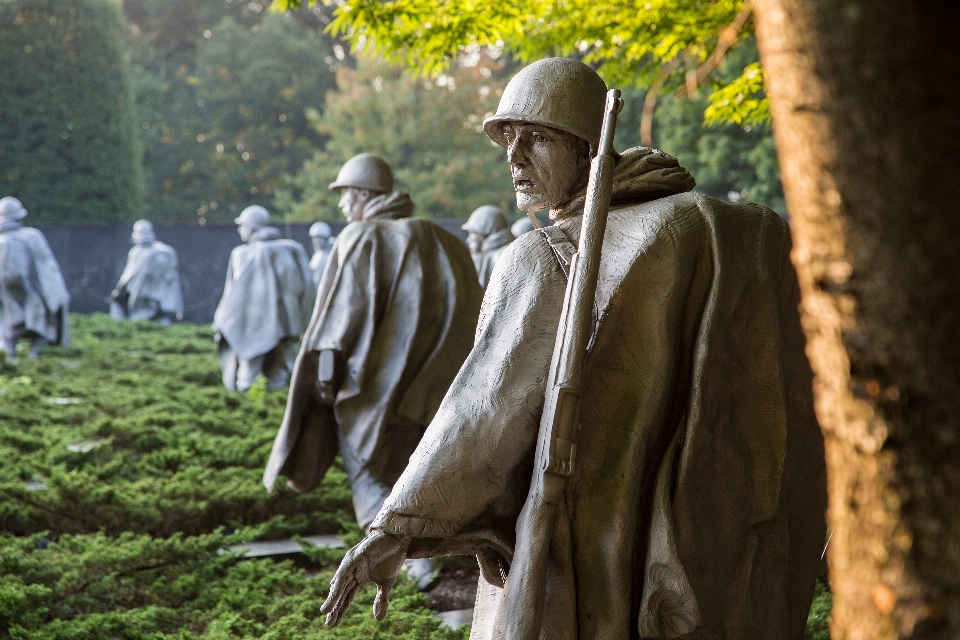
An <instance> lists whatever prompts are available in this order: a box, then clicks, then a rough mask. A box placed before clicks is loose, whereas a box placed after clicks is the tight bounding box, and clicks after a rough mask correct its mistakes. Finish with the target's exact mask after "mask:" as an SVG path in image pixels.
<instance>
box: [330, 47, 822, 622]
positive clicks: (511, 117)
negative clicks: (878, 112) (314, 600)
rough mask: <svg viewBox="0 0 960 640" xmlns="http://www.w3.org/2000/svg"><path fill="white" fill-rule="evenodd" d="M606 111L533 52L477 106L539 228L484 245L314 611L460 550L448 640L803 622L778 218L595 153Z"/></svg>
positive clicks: (784, 271) (659, 163)
mask: <svg viewBox="0 0 960 640" xmlns="http://www.w3.org/2000/svg"><path fill="white" fill-rule="evenodd" d="M620 106H622V102H619V98H618V96H616V95H615V94H613V93H610V94H608V92H607V86H606V84H605V83H604V81H603V80H602V79H601V78H600V76H599V75H598V74H597V73H596V72H595V71H594V70H593V69H591V68H590V67H589V66H587V65H585V64H583V63H581V62H579V61H575V60H570V59H566V58H549V59H545V60H540V61H538V62H535V63H533V64H531V65H529V66H527V67H525V68H524V69H522V70H521V71H520V72H519V73H518V74H517V75H516V76H514V77H513V79H511V80H510V82H509V83H508V85H507V86H506V88H505V89H504V92H503V96H502V98H501V100H500V104H499V106H498V108H497V112H496V113H495V114H494V115H492V116H491V117H488V118H487V119H486V120H485V121H484V123H483V129H484V132H485V133H486V134H487V136H489V137H490V138H491V139H492V140H493V141H494V142H496V143H497V144H499V145H500V146H501V147H503V149H504V150H505V156H506V160H507V162H508V163H509V164H510V171H511V174H512V178H513V184H514V190H515V191H516V201H517V206H518V208H519V209H520V210H521V211H526V212H534V211H540V210H543V209H549V211H550V219H551V220H552V221H553V222H554V224H553V225H552V226H549V227H544V228H543V229H540V230H537V231H535V232H528V233H525V234H524V235H523V236H521V237H520V238H519V239H517V240H516V241H515V242H513V243H511V244H510V245H509V247H508V248H507V249H506V250H505V251H504V253H503V254H502V255H501V256H500V258H499V259H498V260H499V262H498V265H497V267H496V268H495V269H494V272H493V276H492V278H491V281H490V282H489V283H488V284H487V291H486V294H485V297H484V299H483V309H482V311H481V314H480V318H481V320H480V323H479V326H478V327H477V333H476V340H475V343H474V346H473V349H472V351H471V352H470V354H469V355H468V356H467V359H466V361H465V362H464V364H463V367H462V368H461V369H460V373H459V374H458V375H457V378H456V380H455V381H454V383H453V385H452V386H451V387H450V389H449V390H448V391H447V393H446V395H445V397H444V399H443V402H442V403H441V405H440V408H439V409H438V410H437V413H436V416H435V417H434V419H433V421H432V422H431V423H430V425H429V427H428V428H427V431H426V433H425V434H424V437H423V440H422V441H421V443H420V446H419V447H418V448H417V450H416V451H415V452H414V454H413V456H412V457H411V458H410V464H409V465H408V466H407V468H406V469H405V470H404V472H403V474H402V475H401V476H400V478H399V479H398V480H397V482H396V484H395V485H394V489H393V491H392V492H391V494H390V495H389V497H387V499H386V500H385V502H384V504H383V508H382V509H381V510H380V512H379V513H378V514H377V516H376V518H375V519H374V520H373V522H372V524H371V525H370V527H369V531H368V533H367V536H366V537H365V538H364V539H363V540H362V541H361V542H360V543H359V544H358V545H356V546H355V547H354V548H353V549H351V550H350V551H349V552H347V554H346V556H345V557H344V560H343V562H342V563H341V564H340V567H339V569H338V570H337V573H336V575H335V576H334V578H333V580H332V582H331V587H330V594H329V596H328V598H327V600H326V602H325V603H324V604H323V606H322V607H321V612H323V613H326V614H327V623H328V624H331V625H335V624H337V623H338V622H339V621H340V620H341V618H342V616H343V614H344V612H345V611H346V609H347V607H348V606H349V604H350V602H351V600H352V599H353V597H354V595H356V594H357V593H358V591H359V590H360V589H361V588H362V587H363V586H364V585H366V584H367V583H369V582H374V583H375V584H376V585H377V595H376V597H375V599H374V605H373V609H374V615H375V616H376V617H377V618H378V619H383V617H384V616H385V615H388V606H387V605H388V602H389V599H388V598H389V590H390V588H391V587H392V586H393V584H394V580H395V579H396V576H397V572H398V568H399V567H400V566H401V565H402V563H403V562H404V560H405V559H408V558H426V557H434V556H437V555H447V554H451V553H470V554H476V556H477V560H478V564H479V568H480V574H481V578H480V581H479V585H478V593H477V599H476V607H475V609H474V614H473V624H472V628H471V633H470V637H471V639H472V640H493V639H496V640H537V639H541V638H543V639H550V640H630V639H637V640H641V639H642V640H667V639H672V638H686V639H688V640H693V639H697V640H706V639H708V638H709V639H715V640H739V639H743V638H771V639H773V638H776V639H777V640H801V639H802V638H803V637H804V629H805V627H806V622H807V615H808V612H809V610H810V603H811V601H812V599H813V594H814V587H815V584H816V579H817V575H818V573H819V572H820V568H821V565H820V554H821V551H822V549H823V546H824V542H825V539H826V535H825V534H826V527H825V521H824V512H825V510H826V488H825V481H826V478H825V470H824V466H825V464H824V448H823V435H822V433H821V431H820V428H819V426H818V424H817V421H816V418H815V416H814V412H813V398H812V372H811V370H810V365H809V363H808V362H807V359H806V357H805V355H804V346H805V339H804V336H803V332H802V331H801V328H800V317H799V312H798V304H799V290H798V283H797V277H796V273H795V272H794V270H793V267H792V266H791V263H790V229H789V227H788V226H787V224H786V223H785V222H784V221H783V220H782V219H781V218H780V217H779V216H778V215H777V214H776V213H775V212H773V211H771V210H770V209H768V208H766V207H763V206H760V205H755V204H747V203H733V202H728V201H725V200H719V199H717V198H713V197H710V196H708V195H705V194H702V193H696V192H693V191H692V189H693V187H694V186H695V181H694V178H693V176H692V175H690V173H689V172H688V171H687V170H686V169H685V168H683V167H682V166H681V165H680V163H679V161H678V160H677V159H676V158H674V157H672V156H669V155H667V154H666V153H663V152H661V151H658V150H655V149H650V148H646V147H635V148H632V149H625V150H623V151H621V152H619V153H617V152H616V151H615V150H614V149H613V148H612V138H613V136H612V130H611V128H610V126H609V125H610V123H611V122H613V121H614V120H613V119H614V117H615V114H616V113H617V112H618V111H619V109H618V107H620ZM602 132H603V133H605V134H606V135H603V134H602ZM328 271H329V270H328ZM584 274H590V276H589V280H588V279H587V277H586V276H585V275H584ZM573 345H575V346H573Z"/></svg>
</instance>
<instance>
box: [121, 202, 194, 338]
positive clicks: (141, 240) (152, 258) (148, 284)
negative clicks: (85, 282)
mask: <svg viewBox="0 0 960 640" xmlns="http://www.w3.org/2000/svg"><path fill="white" fill-rule="evenodd" d="M130 239H131V240H132V241H133V247H131V249H130V252H129V253H128V254H127V264H126V266H125V267H124V268H123V273H122V274H120V280H119V281H118V282H117V286H116V287H114V289H113V292H112V293H111V294H110V316H111V317H112V318H114V319H115V320H157V321H158V322H159V323H160V324H161V325H163V326H168V325H169V324H170V323H171V322H173V321H174V320H183V293H182V292H181V290H180V273H179V271H178V270H177V252H176V251H174V249H173V247H171V246H170V245H167V244H164V243H162V242H160V241H159V240H157V235H156V233H155V232H154V230H153V225H152V224H151V223H150V222H149V221H148V220H137V221H136V222H135V223H133V234H132V235H131V237H130Z"/></svg>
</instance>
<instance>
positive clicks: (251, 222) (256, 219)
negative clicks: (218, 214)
mask: <svg viewBox="0 0 960 640" xmlns="http://www.w3.org/2000/svg"><path fill="white" fill-rule="evenodd" d="M234 222H235V223H236V224H241V225H243V226H245V227H250V228H251V229H262V228H263V227H265V226H267V225H268V224H270V212H269V211H267V210H266V209H264V208H263V207H261V206H260V205H258V204H254V205H251V206H249V207H247V208H246V209H244V210H243V211H241V212H240V215H239V216H237V218H236V219H234Z"/></svg>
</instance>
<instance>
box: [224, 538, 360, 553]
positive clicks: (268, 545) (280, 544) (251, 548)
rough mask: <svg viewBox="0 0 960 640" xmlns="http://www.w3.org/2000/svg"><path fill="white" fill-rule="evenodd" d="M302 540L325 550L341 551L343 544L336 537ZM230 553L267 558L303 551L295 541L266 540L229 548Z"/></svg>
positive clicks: (344, 545)
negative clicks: (236, 552)
mask: <svg viewBox="0 0 960 640" xmlns="http://www.w3.org/2000/svg"><path fill="white" fill-rule="evenodd" d="M303 539H304V540H306V541H307V542H309V543H310V544H313V545H315V546H317V547H324V548H327V549H343V548H345V547H346V546H347V545H346V544H344V542H343V540H341V539H340V538H339V537H337V536H332V535H326V536H304V537H303ZM229 550H230V551H239V552H242V553H243V557H244V558H268V557H270V556H285V555H291V554H295V553H300V552H302V551H303V547H301V546H300V543H299V542H297V541H296V540H268V541H265V542H248V543H247V544H238V545H235V546H232V547H230V549H229Z"/></svg>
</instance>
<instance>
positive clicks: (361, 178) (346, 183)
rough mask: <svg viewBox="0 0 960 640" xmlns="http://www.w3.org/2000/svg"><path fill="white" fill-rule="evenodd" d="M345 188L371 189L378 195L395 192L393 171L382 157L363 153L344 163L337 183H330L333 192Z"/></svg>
mask: <svg viewBox="0 0 960 640" xmlns="http://www.w3.org/2000/svg"><path fill="white" fill-rule="evenodd" d="M344 187H354V188H357V189H369V190H370V191H376V192H378V193H386V192H388V191H393V171H391V170H390V165H388V164H387V163H386V161H384V159H383V158H381V157H380V156H376V155H374V154H372V153H361V154H359V155H355V156H353V157H352V158H350V159H349V160H347V161H346V162H345V163H343V166H342V167H341V168H340V172H339V173H338V174H337V179H336V181H334V182H331V183H330V190H331V191H336V190H337V189H342V188H344Z"/></svg>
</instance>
